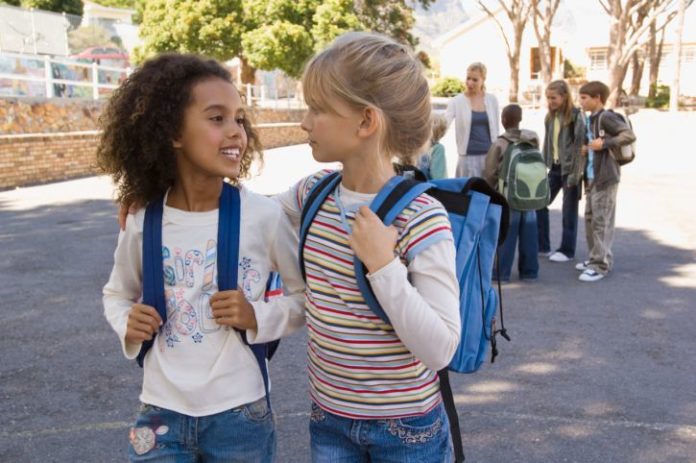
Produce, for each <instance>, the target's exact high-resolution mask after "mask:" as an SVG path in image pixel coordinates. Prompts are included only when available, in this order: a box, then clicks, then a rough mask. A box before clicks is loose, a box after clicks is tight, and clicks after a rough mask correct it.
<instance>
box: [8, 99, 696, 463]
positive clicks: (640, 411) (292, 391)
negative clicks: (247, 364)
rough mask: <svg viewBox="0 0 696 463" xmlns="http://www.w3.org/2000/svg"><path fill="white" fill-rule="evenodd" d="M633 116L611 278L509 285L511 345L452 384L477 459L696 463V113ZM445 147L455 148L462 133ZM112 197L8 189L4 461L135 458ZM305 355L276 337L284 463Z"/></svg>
mask: <svg viewBox="0 0 696 463" xmlns="http://www.w3.org/2000/svg"><path fill="white" fill-rule="evenodd" d="M540 118H541V116H540V114H538V113H537V114H535V113H533V112H530V113H529V114H527V115H526V116H525V120H526V122H527V124H526V125H527V126H528V127H531V128H537V129H538V128H539V127H540V120H541V119H540ZM633 122H634V125H635V129H636V132H637V133H638V137H639V144H638V159H637V160H636V161H635V162H634V163H633V164H631V165H629V166H627V167H626V168H624V171H623V172H624V176H623V181H622V184H621V187H620V189H619V200H618V213H617V234H616V242H615V246H614V250H615V254H616V271H615V272H614V273H613V274H612V275H611V276H610V277H609V278H607V279H605V280H603V281H600V282H597V283H594V284H586V283H581V282H578V281H577V272H576V271H575V270H574V269H573V268H572V265H570V264H553V263H550V262H547V261H544V262H542V265H541V272H540V278H539V280H538V281H537V282H534V283H524V284H521V283H519V282H513V283H511V284H509V285H506V286H504V288H503V297H504V302H505V308H506V312H505V315H506V316H505V321H506V324H507V326H508V329H509V331H510V333H511V335H512V337H513V341H512V342H511V343H506V342H504V341H501V345H500V350H501V355H500V357H499V360H497V361H496V363H495V364H493V365H486V366H485V367H484V368H483V369H482V370H481V371H480V372H478V373H476V374H474V375H469V376H465V375H454V377H453V378H454V384H453V387H454V391H455V398H456V401H457V405H458V409H459V413H460V417H461V422H462V431H463V435H464V444H465V449H466V451H467V456H468V458H467V460H468V461H472V462H507V461H515V462H598V463H600V462H601V463H604V462H646V463H647V462H694V461H696V341H694V335H693V333H694V332H696V321H695V318H696V317H695V316H694V311H695V310H696V302H695V301H696V224H694V221H693V217H694V212H696V207H695V206H694V199H693V193H694V180H693V179H694V178H696V157H695V156H694V153H693V152H692V151H693V150H691V149H690V147H691V145H692V144H691V143H690V137H689V135H690V133H691V132H693V130H694V128H695V127H696V114H694V113H691V114H679V115H672V114H668V113H657V112H653V111H643V112H641V113H639V114H637V115H635V116H634V117H633ZM445 145H446V147H447V149H448V153H449V154H450V155H451V154H453V153H454V144H453V134H452V133H450V134H448V135H447V137H446V138H445ZM453 163H454V158H452V164H453ZM317 168H318V165H317V164H316V163H314V162H313V161H312V160H311V158H310V156H309V151H308V149H307V147H306V146H296V147H289V148H283V149H277V150H271V151H269V152H268V153H267V157H266V166H265V169H264V171H263V172H264V173H263V175H262V176H261V177H258V178H256V179H253V180H252V181H250V182H249V183H248V185H249V186H250V187H251V188H254V189H256V190H258V191H261V192H264V193H273V192H276V191H280V190H282V189H284V188H286V187H287V186H288V185H290V184H291V183H292V182H293V181H295V180H296V179H298V178H299V177H301V176H302V175H305V174H307V173H311V172H312V171H314V170H316V169H317ZM110 198H111V185H110V183H109V181H108V179H105V178H103V177H90V178H85V179H81V180H75V181H70V182H61V183H55V184H51V185H43V186H37V187H31V188H22V189H18V190H12V191H5V192H0V253H1V254H0V256H2V259H0V281H2V284H1V285H0V314H2V320H3V327H4V328H3V330H2V336H0V352H2V353H3V359H2V362H0V416H2V427H1V428H0V461H1V462H76V461H78V462H83V461H84V462H108V461H124V460H125V448H126V447H125V446H126V440H127V437H126V436H127V430H128V426H129V424H130V422H131V420H132V418H133V414H134V411H135V408H136V406H137V395H138V390H139V387H140V379H141V377H140V374H141V372H140V370H139V369H138V368H137V367H135V366H134V365H133V364H132V363H131V362H128V361H126V360H125V359H123V358H122V356H121V353H120V349H119V347H118V342H117V340H116V339H115V336H114V334H113V333H112V332H111V330H110V328H109V327H108V325H107V323H106V321H105V320H104V318H103V315H102V308H101V301H100V290H101V287H102V286H103V284H104V283H105V281H106V279H107V277H108V273H109V271H110V267H111V264H112V253H113V249H114V245H115V240H116V235H117V226H116V222H115V213H116V209H115V207H114V205H113V203H112V202H111V200H110ZM559 207H560V200H558V201H557V202H556V203H555V204H554V205H553V207H552V221H553V227H554V228H553V229H552V236H553V238H554V241H555V242H556V243H557V241H558V239H559V236H560V230H559V228H560V212H559ZM581 209H582V205H581ZM583 236H584V235H583V229H582V226H581V230H580V233H579V240H578V243H579V246H578V247H579V256H578V257H579V258H580V257H582V256H583V253H584V252H585V245H584V238H583ZM304 345H305V335H304V333H298V334H297V335H295V336H292V337H290V338H289V339H287V340H284V341H283V343H282V344H281V349H280V351H279V353H278V355H277V357H276V358H274V360H273V362H272V377H273V381H274V390H273V401H274V407H275V411H276V414H277V420H278V432H279V449H278V451H279V452H278V453H279V458H278V461H279V462H306V461H309V457H308V455H309V453H308V434H307V422H308V413H307V411H308V408H309V404H308V400H307V392H306V389H307V385H306V380H305V378H304V362H305V361H304Z"/></svg>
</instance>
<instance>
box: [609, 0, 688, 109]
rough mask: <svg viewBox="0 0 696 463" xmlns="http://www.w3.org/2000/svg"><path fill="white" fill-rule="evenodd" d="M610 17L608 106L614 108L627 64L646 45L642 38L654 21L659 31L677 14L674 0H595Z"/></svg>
mask: <svg viewBox="0 0 696 463" xmlns="http://www.w3.org/2000/svg"><path fill="white" fill-rule="evenodd" d="M598 1H599V3H600V5H601V6H602V8H604V10H605V11H606V12H607V13H608V14H609V16H610V17H611V24H610V27H609V47H608V50H609V51H608V55H609V56H608V61H609V89H610V94H609V99H608V101H607V105H608V106H609V107H613V106H616V104H617V103H618V100H619V94H620V91H621V85H622V83H623V80H624V78H625V76H626V70H627V67H628V63H629V62H630V60H631V58H632V56H633V54H634V53H635V51H636V50H637V49H639V48H640V47H641V46H643V44H644V43H645V40H646V38H645V35H646V32H647V31H648V29H650V25H651V24H652V23H653V22H655V28H656V31H658V32H659V31H661V30H662V29H664V27H665V26H666V25H667V23H668V22H669V21H670V20H671V18H670V16H672V15H673V14H675V13H676V11H675V10H674V8H675V5H676V3H675V0H598Z"/></svg>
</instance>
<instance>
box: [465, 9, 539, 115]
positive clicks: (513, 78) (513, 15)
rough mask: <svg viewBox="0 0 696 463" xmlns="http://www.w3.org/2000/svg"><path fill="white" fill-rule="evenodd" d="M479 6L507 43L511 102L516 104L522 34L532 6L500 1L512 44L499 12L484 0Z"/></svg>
mask: <svg viewBox="0 0 696 463" xmlns="http://www.w3.org/2000/svg"><path fill="white" fill-rule="evenodd" d="M478 4H479V7H481V9H482V10H483V11H485V12H486V14H488V16H490V17H491V18H492V19H493V20H494V21H495V23H496V25H497V26H498V29H499V30H500V34H501V35H502V36H503V40H504V41H505V48H506V49H507V57H508V63H509V65H510V92H509V95H510V101H511V102H516V101H517V96H518V93H519V87H520V48H521V47H522V34H524V28H525V26H526V25H527V18H528V17H529V12H530V10H531V5H530V4H529V3H528V1H527V0H498V4H499V5H500V8H502V9H503V11H504V12H505V15H506V16H507V18H508V20H509V21H510V25H511V26H512V30H513V33H512V43H510V41H509V40H508V34H507V33H506V31H505V28H504V27H503V24H502V23H501V22H500V20H499V19H498V17H497V16H496V13H497V11H496V12H494V11H491V10H490V9H489V8H488V7H487V6H486V5H485V4H484V3H483V1H482V0H478Z"/></svg>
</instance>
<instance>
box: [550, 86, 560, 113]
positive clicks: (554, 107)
mask: <svg viewBox="0 0 696 463" xmlns="http://www.w3.org/2000/svg"><path fill="white" fill-rule="evenodd" d="M546 104H547V105H548V107H549V111H551V112H554V113H555V112H556V111H558V110H559V109H560V108H561V106H563V97H562V96H561V95H560V94H559V93H558V92H556V91H554V90H546Z"/></svg>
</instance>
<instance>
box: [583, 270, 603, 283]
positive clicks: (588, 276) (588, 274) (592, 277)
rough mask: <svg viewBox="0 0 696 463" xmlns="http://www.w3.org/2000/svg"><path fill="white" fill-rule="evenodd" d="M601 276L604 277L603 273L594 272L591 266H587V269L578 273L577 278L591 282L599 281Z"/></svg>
mask: <svg viewBox="0 0 696 463" xmlns="http://www.w3.org/2000/svg"><path fill="white" fill-rule="evenodd" d="M602 278H604V275H603V274H601V273H599V272H595V271H594V270H592V269H591V268H588V269H587V270H585V271H584V272H582V273H581V274H580V277H579V278H578V280H580V281H585V282H592V281H599V280H601V279H602Z"/></svg>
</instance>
